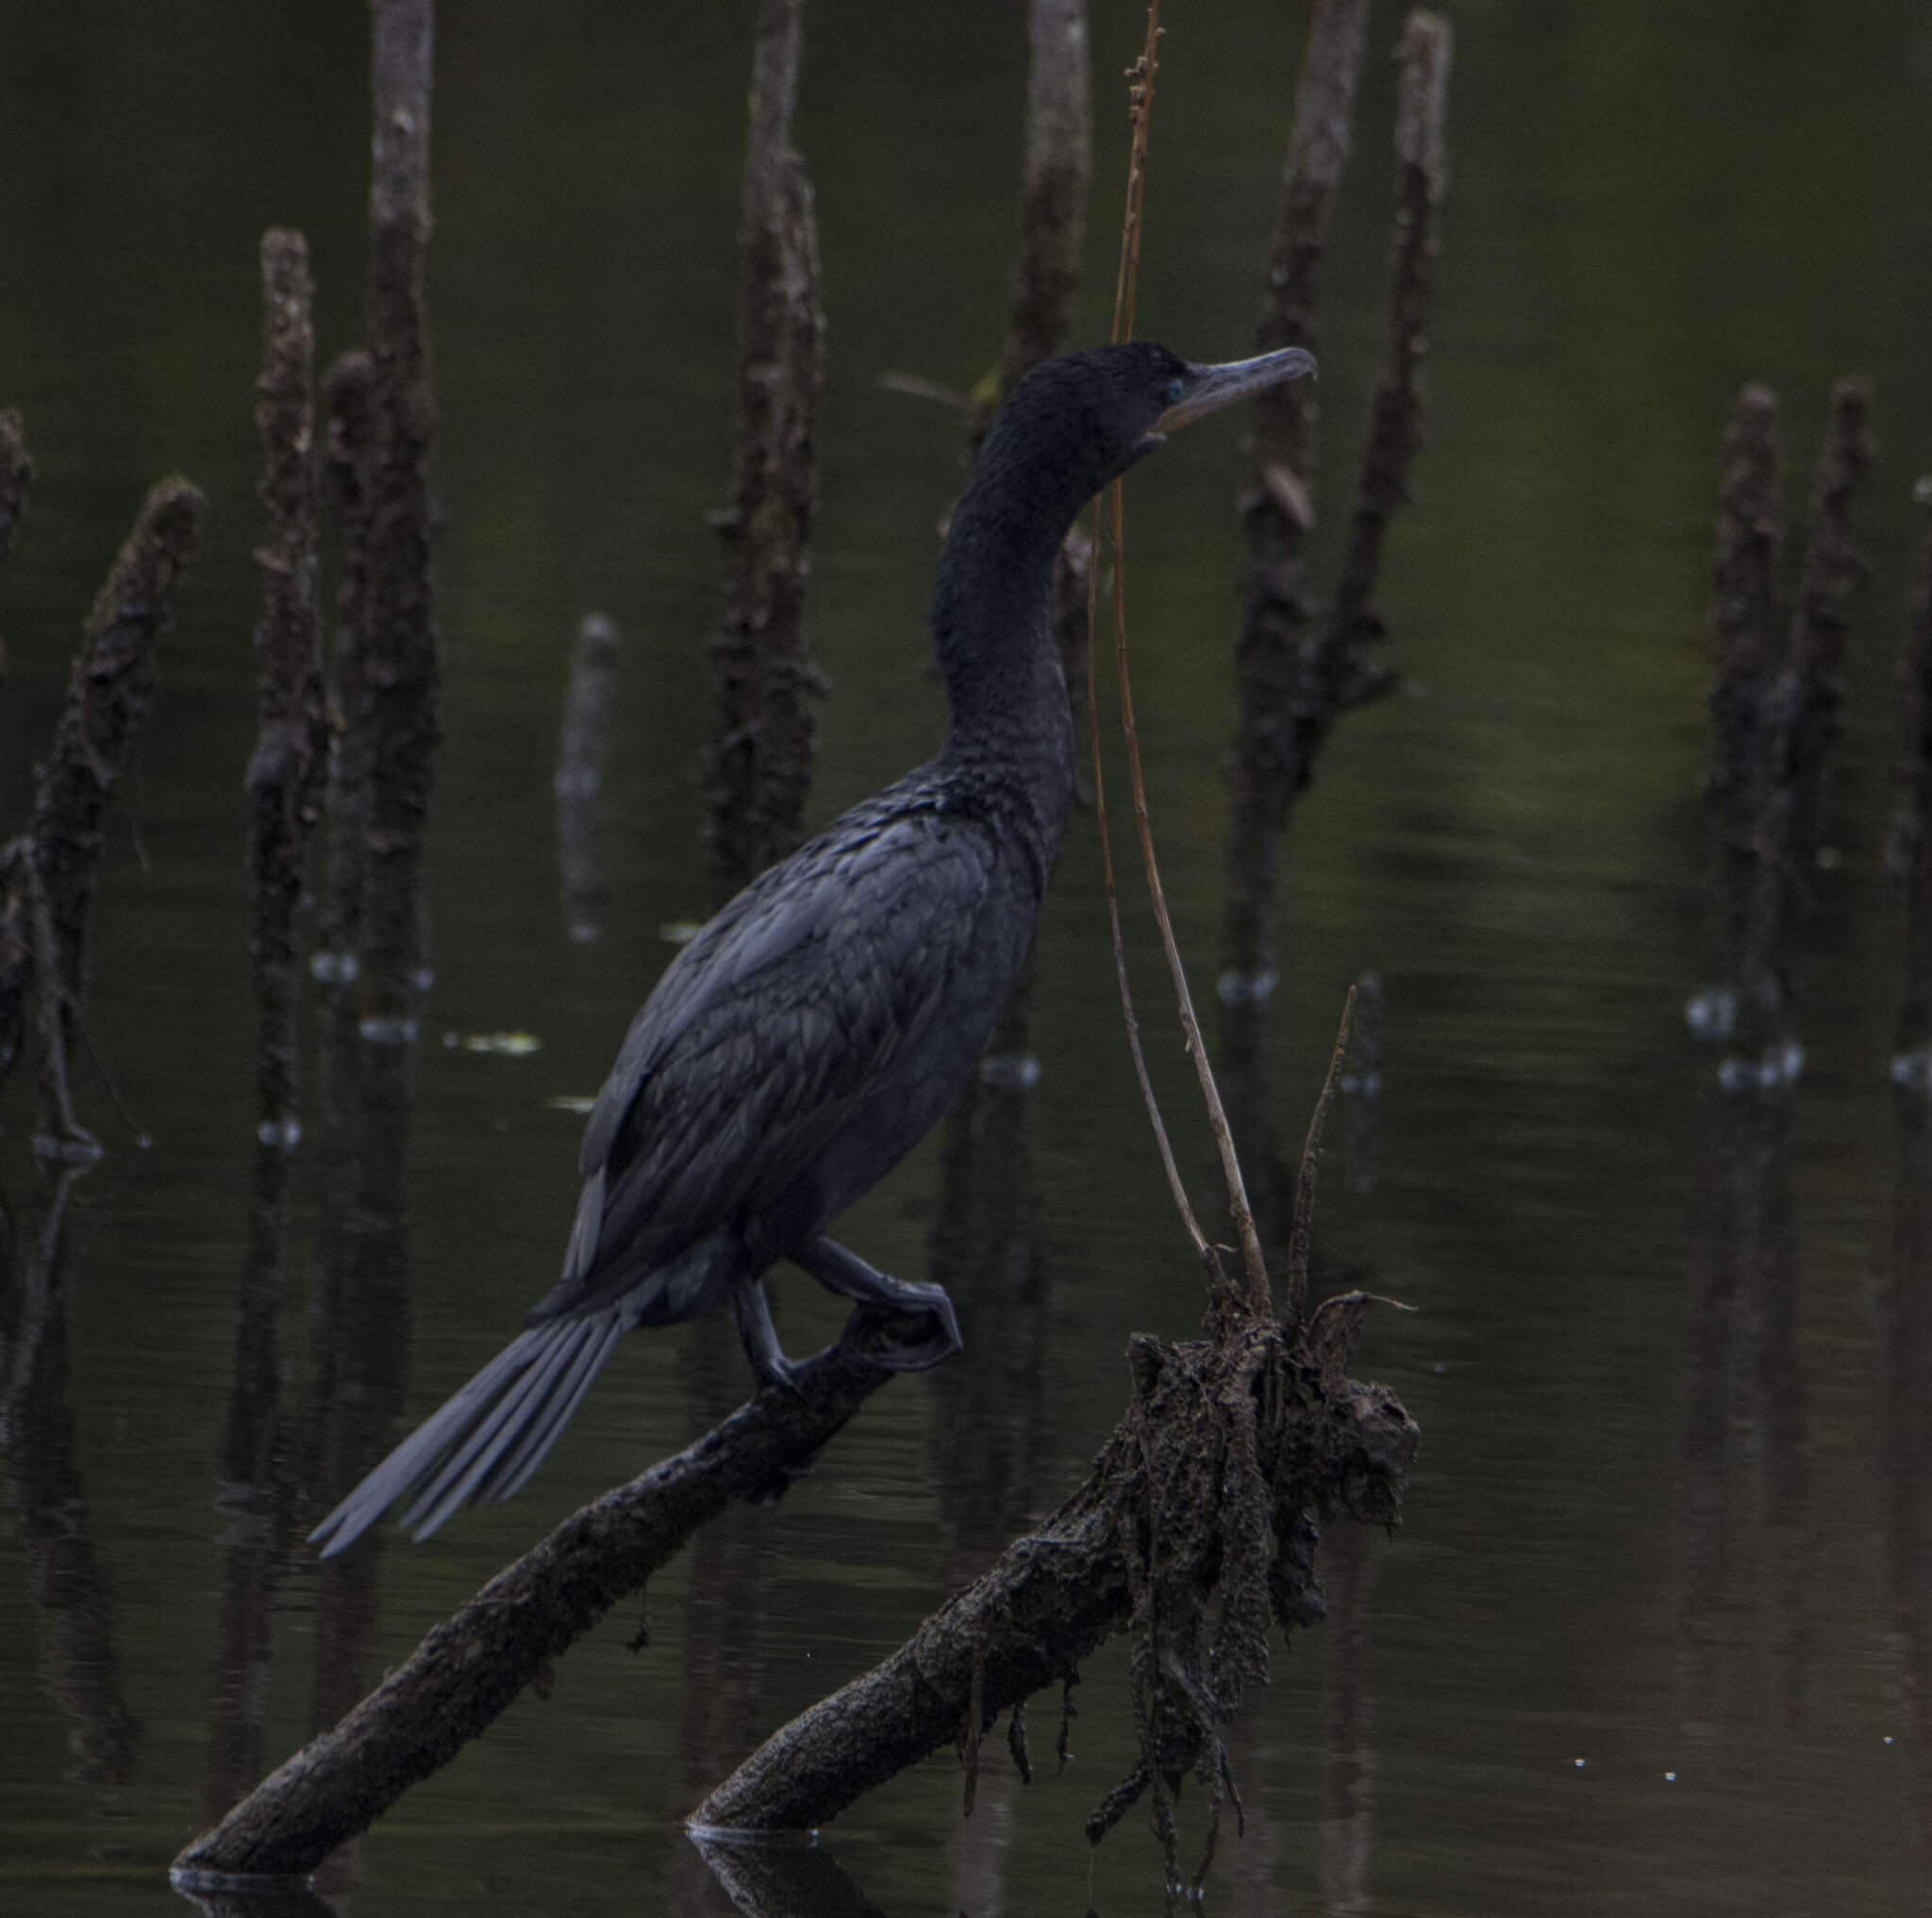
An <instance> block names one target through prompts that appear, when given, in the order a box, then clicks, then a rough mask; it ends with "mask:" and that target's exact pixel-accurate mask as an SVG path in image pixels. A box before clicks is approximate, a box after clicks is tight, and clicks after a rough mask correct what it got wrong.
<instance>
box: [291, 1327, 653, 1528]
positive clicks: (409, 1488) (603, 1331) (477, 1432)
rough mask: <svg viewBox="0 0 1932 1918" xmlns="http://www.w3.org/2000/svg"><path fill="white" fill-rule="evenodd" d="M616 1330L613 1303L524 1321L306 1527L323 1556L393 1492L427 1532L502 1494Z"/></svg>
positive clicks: (523, 1473) (571, 1404)
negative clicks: (542, 1321) (537, 1322)
mask: <svg viewBox="0 0 1932 1918" xmlns="http://www.w3.org/2000/svg"><path fill="white" fill-rule="evenodd" d="M622 1329H623V1323H622V1317H621V1313H620V1311H619V1309H617V1308H615V1307H612V1308H609V1309H606V1310H604V1311H601V1312H593V1313H591V1314H590V1315H589V1316H588V1317H585V1318H575V1319H554V1320H552V1321H550V1323H548V1324H547V1325H541V1326H531V1327H530V1329H529V1330H528V1331H526V1332H524V1333H521V1334H520V1335H519V1336H518V1337H516V1338H515V1339H512V1340H511V1341H510V1343H508V1345H506V1346H505V1347H504V1348H503V1350H502V1351H501V1352H499V1353H498V1354H497V1355H496V1357H495V1358H494V1359H491V1361H490V1363H489V1364H488V1365H486V1366H485V1367H484V1368H483V1369H482V1371H481V1372H479V1373H477V1375H476V1376H475V1377H474V1378H473V1379H471V1380H470V1382H469V1383H468V1384H467V1385H466V1386H464V1387H463V1388H462V1390H461V1391H459V1392H458V1393H456V1394H455V1396H454V1397H452V1398H450V1399H449V1400H447V1401H446V1402H445V1403H444V1404H443V1405H442V1406H441V1407H440V1408H439V1409H437V1410H436V1411H434V1412H432V1413H431V1414H430V1415H429V1417H428V1418H427V1419H425V1421H424V1422H423V1424H422V1425H420V1426H417V1428H416V1429H415V1430H414V1431H413V1432H411V1433H410V1434H409V1436H408V1438H407V1439H405V1440H404V1441H403V1443H401V1444H400V1445H398V1446H397V1447H396V1448H395V1450H394V1451H393V1452H391V1454H390V1455H389V1457H388V1458H387V1459H384V1460H383V1461H382V1463H381V1464H380V1465H378V1466H376V1468H375V1470H374V1471H373V1472H371V1473H370V1474H369V1476H367V1477H366V1478H364V1479H363V1480H362V1482H361V1483H360V1484H359V1485H358V1486H357V1488H356V1489H355V1491H353V1492H352V1493H349V1495H348V1496H347V1497H346V1498H345V1499H343V1500H342V1502H341V1504H340V1505H339V1506H337V1507H336V1509H334V1510H333V1511H332V1512H330V1513H329V1515H328V1516H327V1517H326V1518H325V1519H324V1520H323V1522H322V1523H321V1524H320V1525H319V1526H316V1527H315V1529H314V1530H313V1531H312V1532H310V1533H309V1534H308V1536H309V1538H310V1540H312V1541H313V1542H314V1543H317V1544H319V1545H321V1547H322V1556H323V1557H324V1558H325V1559H331V1558H333V1557H334V1556H335V1555H336V1554H337V1553H338V1552H340V1551H342V1550H344V1549H345V1548H346V1547H348V1546H349V1545H352V1544H353V1543H355V1542H356V1541H357V1540H358V1539H359V1538H360V1537H361V1536H362V1534H363V1533H364V1532H366V1531H367V1530H368V1529H369V1527H370V1526H373V1525H374V1524H375V1521H376V1520H377V1519H379V1518H380V1517H381V1516H382V1514H383V1513H384V1512H385V1511H387V1510H388V1509H389V1508H390V1507H391V1506H392V1505H394V1504H395V1503H396V1502H397V1500H398V1499H402V1498H409V1499H410V1500H411V1503H410V1506H409V1509H408V1510H407V1511H406V1512H405V1513H404V1514H403V1521H402V1522H403V1524H404V1525H406V1526H414V1527H415V1532H414V1536H415V1537H416V1538H417V1539H419V1540H421V1539H426V1538H427V1537H428V1536H429V1535H430V1533H431V1532H433V1531H435V1530H436V1528H437V1527H438V1526H440V1525H441V1524H442V1522H443V1520H444V1519H446V1518H448V1517H449V1515H450V1514H451V1513H452V1512H453V1511H456V1510H458V1509H460V1508H461V1507H463V1506H465V1505H480V1504H482V1503H483V1502H484V1501H485V1500H486V1499H492V1498H508V1496H509V1495H510V1494H511V1493H513V1492H515V1491H517V1490H518V1489H519V1488H520V1487H521V1486H522V1485H523V1484H524V1482H525V1480H526V1479H527V1478H528V1477H529V1476H530V1475H531V1474H532V1473H533V1472H535V1471H536V1469H537V1467H538V1466H539V1465H541V1463H542V1462H543V1458H544V1455H545V1454H546V1453H547V1452H548V1451H549V1450H550V1448H551V1446H552V1445H554V1444H556V1443H557V1441H558V1437H559V1436H560V1435H561V1434H562V1431H563V1428H564V1426H567V1425H568V1424H569V1423H570V1421H571V1415H572V1414H573V1413H574V1412H575V1410H576V1409H577V1407H578V1406H579V1405H580V1404H582V1403H583V1397H584V1393H587V1392H588V1391H589V1390H590V1389H591V1381H592V1380H593V1379H594V1378H595V1377H596V1376H597V1374H598V1373H599V1372H600V1371H602V1370H603V1367H604V1361H605V1359H608V1357H609V1356H610V1348H611V1346H612V1345H614V1344H615V1343H617V1336H618V1334H619V1332H620V1331H621V1330H622Z"/></svg>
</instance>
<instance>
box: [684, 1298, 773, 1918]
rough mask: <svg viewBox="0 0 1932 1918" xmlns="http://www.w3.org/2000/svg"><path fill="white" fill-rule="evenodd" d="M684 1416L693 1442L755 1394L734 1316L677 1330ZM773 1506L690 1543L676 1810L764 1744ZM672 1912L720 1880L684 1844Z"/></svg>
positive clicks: (740, 1514) (722, 1517)
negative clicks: (763, 1616)
mask: <svg viewBox="0 0 1932 1918" xmlns="http://www.w3.org/2000/svg"><path fill="white" fill-rule="evenodd" d="M679 1335H680V1337H681V1338H682V1339H683V1342H684V1362H683V1364H682V1365H681V1366H680V1368H679V1371H680V1373H681V1375H682V1376H683V1379H684V1382H685V1398H686V1407H687V1422H688V1425H689V1428H690V1432H691V1437H692V1438H693V1439H698V1438H701V1437H703V1435H704V1434H705V1433H706V1432H708V1431H709V1430H710V1429H711V1428H712V1427H713V1426H717V1425H720V1424H722V1423H723V1422H724V1419H725V1418H726V1417H727V1416H728V1415H729V1414H730V1412H731V1411H732V1409H734V1408H735V1407H737V1406H740V1405H742V1404H743V1403H744V1401H745V1400H746V1399H747V1398H749V1397H750V1396H751V1393H752V1389H753V1380H752V1376H751V1367H750V1366H749V1365H748V1364H747V1363H746V1362H745V1358H744V1348H743V1346H742V1344H741V1343H740V1340H739V1337H738V1333H737V1331H736V1329H735V1327H734V1326H733V1325H732V1323H731V1321H730V1320H729V1319H728V1318H720V1317H711V1318H707V1319H698V1320H695V1321H693V1322H692V1323H691V1325H688V1326H681V1327H679ZM773 1516H774V1513H773V1509H772V1508H771V1507H770V1506H755V1505H741V1504H734V1505H731V1506H728V1507H727V1508H726V1509H724V1511H722V1512H721V1513H719V1515H718V1516H717V1517H716V1518H714V1519H713V1520H712V1521H711V1523H710V1524H709V1525H708V1526H701V1527H699V1529H698V1531H697V1533H696V1535H695V1536H694V1537H693V1538H692V1539H691V1544H690V1547H689V1550H688V1558H687V1562H688V1563H689V1565H690V1567H691V1578H690V1583H689V1585H688V1586H687V1588H686V1595H685V1602H684V1691H683V1696H682V1699H681V1701H680V1704H679V1708H678V1719H677V1769H678V1778H679V1782H680V1794H679V1798H678V1807H679V1809H680V1810H690V1808H691V1806H693V1805H695V1804H696V1803H697V1802H698V1800H699V1799H701V1798H702V1797H703V1796H704V1795H705V1793H707V1792H708V1791H709V1790H710V1789H711V1787H712V1786H713V1785H714V1784H716V1783H717V1781H718V1780H719V1779H720V1778H721V1777H724V1776H726V1775H727V1774H728V1773H729V1772H730V1771H731V1770H732V1768H733V1767H735V1766H737V1765H739V1764H741V1763H742V1762H743V1760H744V1758H745V1755H746V1754H747V1753H748V1752H749V1751H751V1749H752V1748H753V1746H755V1745H756V1744H757V1743H758V1737H759V1734H760V1731H761V1730H762V1729H763V1727H762V1726H761V1724H760V1721H759V1717H758V1703H759V1696H760V1693H761V1691H762V1688H763V1679H764V1664H763V1659H762V1658H761V1656H760V1650H759V1645H758V1613H759V1607H760V1601H761V1598H762V1596H763V1585H764V1576H765V1562H764V1561H765V1555H766V1552H767V1549H768V1547H769V1545H770V1542H771V1530H772V1519H773ZM668 1889H669V1891H670V1893H671V1896H670V1897H669V1899H668V1900H667V1904H668V1906H669V1908H670V1909H673V1910H679V1911H682V1910H700V1909H704V1902H703V1901H705V1900H707V1899H715V1898H716V1896H717V1890H716V1886H715V1884H714V1882H713V1880H712V1876H711V1873H710V1872H709V1871H708V1870H707V1869H706V1862H705V1860H704V1859H703V1858H702V1857H700V1856H699V1854H698V1853H697V1852H696V1851H694V1850H691V1849H690V1848H688V1847H686V1846H682V1845H679V1846H676V1847H675V1848H674V1850H673V1852H672V1856H671V1874H670V1880H669V1887H668Z"/></svg>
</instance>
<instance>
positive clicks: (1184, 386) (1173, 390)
mask: <svg viewBox="0 0 1932 1918" xmlns="http://www.w3.org/2000/svg"><path fill="white" fill-rule="evenodd" d="M1187 390H1188V383H1187V381H1186V380H1184V379H1180V378H1174V379H1171V380H1169V381H1168V383H1167V403H1168V405H1169V406H1174V404H1175V403H1176V402H1178V400H1179V399H1180V396H1181V395H1182V394H1183V393H1184V392H1187Z"/></svg>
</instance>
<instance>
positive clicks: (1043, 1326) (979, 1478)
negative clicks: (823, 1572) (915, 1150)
mask: <svg viewBox="0 0 1932 1918" xmlns="http://www.w3.org/2000/svg"><path fill="white" fill-rule="evenodd" d="M999 1077H1000V1076H998V1075H994V1078H995V1079H996V1080H997V1079H999ZM928 1256H929V1260H930V1263H929V1267H928V1269H929V1272H930V1275H931V1276H932V1277H933V1279H934V1280H935V1281H937V1282H938V1283H939V1284H941V1285H943V1286H944V1287H945V1289H946V1291H947V1292H948V1293H950V1294H951V1295H952V1300H953V1306H954V1309H955V1310H956V1311H957V1312H958V1315H959V1330H960V1333H961V1336H962V1337H963V1338H964V1340H965V1342H966V1346H965V1350H964V1351H963V1352H961V1353H959V1354H958V1356H957V1357H956V1358H955V1359H953V1361H952V1362H951V1363H950V1364H947V1365H942V1366H941V1367H940V1368H939V1369H938V1370H937V1371H936V1372H935V1373H934V1374H933V1375H932V1389H933V1391H934V1392H935V1393H937V1394H938V1395H939V1399H940V1405H941V1416H940V1418H939V1421H938V1423H937V1424H936V1426H934V1434H935V1440H936V1446H935V1455H934V1460H933V1463H934V1468H935V1471H936V1474H937V1476H938V1480H939V1496H940V1514H941V1525H942V1526H943V1527H944V1531H945V1537H946V1555H947V1564H946V1567H945V1571H944V1576H945V1577H946V1578H947V1580H948V1581H949V1582H950V1581H957V1580H959V1579H962V1578H964V1577H967V1576H973V1575H974V1574H976V1573H977V1572H979V1571H980V1570H981V1569H982V1565H983V1561H984V1560H985V1559H986V1558H987V1557H989V1556H990V1555H991V1553H993V1552H996V1551H998V1549H999V1548H1000V1547H1001V1546H1002V1545H1003V1544H1005V1543H1006V1542H1007V1540H1008V1538H1010V1537H1011V1536H1012V1534H1013V1532H1014V1531H1015V1529H1017V1528H1019V1527H1020V1526H1024V1523H1025V1521H1026V1516H1027V1514H1028V1512H1029V1511H1030V1510H1031V1509H1033V1507H1034V1505H1035V1503H1036V1502H1037V1500H1038V1498H1039V1495H1040V1493H1041V1484H1042V1479H1043V1477H1044V1467H1045V1464H1046V1461H1047V1459H1048V1457H1049V1455H1050V1447H1051V1440H1050V1438H1049V1435H1048V1430H1047V1417H1046V1377H1045V1362H1046V1348H1047V1343H1048V1339H1049V1336H1050V1333H1051V1331H1052V1321H1053V1302H1052V1297H1051V1289H1050V1287H1049V1284H1048V1277H1047V1263H1046V1235H1045V1232H1044V1229H1043V1227H1042V1225H1041V1205H1040V1182H1039V1178H1038V1176H1037V1175H1036V1174H1035V1172H1034V1169H1033V1156H1032V1153H1031V1151H1030V1150H1029V1149H1028V1146H1027V1143H1026V1094H1025V1092H1024V1089H1023V1088H1022V1087H1020V1086H1018V1085H1013V1084H1008V1083H1005V1082H1004V1081H1003V1080H1001V1081H1000V1082H997V1083H989V1081H988V1076H987V1075H985V1074H984V1073H982V1074H980V1075H978V1076H975V1077H974V1078H973V1079H972V1080H971V1081H969V1082H968V1084H967V1087H966V1089H965V1091H964V1092H961V1093H960V1095H959V1097H958V1100H957V1101H955V1103H954V1106H953V1109H952V1110H951V1112H950V1113H948V1114H947V1117H946V1123H945V1130H944V1132H943V1134H942V1137H941V1149H940V1189H939V1206H938V1210H937V1214H936V1216H935V1218H934V1221H933V1228H932V1240H931V1245H930V1250H929V1255H928Z"/></svg>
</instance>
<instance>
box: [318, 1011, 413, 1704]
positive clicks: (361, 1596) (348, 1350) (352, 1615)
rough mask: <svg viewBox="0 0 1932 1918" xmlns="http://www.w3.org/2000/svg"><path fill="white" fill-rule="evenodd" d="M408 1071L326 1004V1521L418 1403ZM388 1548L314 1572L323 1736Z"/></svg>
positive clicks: (369, 1617)
mask: <svg viewBox="0 0 1932 1918" xmlns="http://www.w3.org/2000/svg"><path fill="white" fill-rule="evenodd" d="M406 1072H407V1062H406V1055H404V1054H403V1053H401V1052H399V1051H397V1050H395V1049H394V1048H391V1047H388V1046H369V1047H363V1046H360V1045H358V1041H357V1034H356V1029H355V1019H354V1013H353V1010H352V1009H351V1007H350V1005H349V1003H348V1000H347V997H346V995H343V996H341V997H339V998H337V999H336V1000H335V1001H334V1002H333V1003H332V1004H331V1005H330V1007H329V1008H328V1016H327V1021H326V1025H325V1032H324V1041H323V1063H322V1122H323V1142H322V1193H321V1209H320V1216H319V1218H318V1220H317V1226H316V1276H315V1294H314V1305H313V1308H312V1310H311V1315H310V1317H311V1323H310V1334H311V1343H312V1348H313V1359H312V1364H311V1372H312V1376H313V1391H314V1401H313V1409H312V1415H311V1416H312V1423H311V1428H310V1433H309V1439H308V1448H307V1454H306V1460H305V1472H304V1485H303V1490H304V1493H305V1496H306V1500H307V1506H308V1510H310V1511H311V1512H322V1511H326V1510H327V1509H329V1508H330V1507H332V1506H333V1505H334V1504H335V1503H336V1502H337V1501H338V1500H339V1499H340V1498H341V1496H342V1495H343V1494H344V1493H346V1492H348V1490H349V1489H350V1488H351V1487H352V1486H354V1485H356V1484H358V1482H359V1481H360V1480H361V1478H362V1476H363V1475H364V1474H365V1473H366V1472H367V1471H368V1470H369V1469H370V1467H371V1466H373V1465H374V1464H375V1462H376V1461H377V1460H378V1459H380V1458H381V1457H382V1456H383V1454H384V1453H385V1452H387V1451H388V1449H389V1447H390V1446H391V1443H393V1442H394V1439H395V1427H396V1426H397V1424H398V1422H399V1420H400V1418H401V1416H402V1412H403V1408H404V1402H405V1399H406V1398H407V1395H408V1345H409V1309H408V1248H407V1243H406V1239H405V1232H404V1226H403V1192H402V1164H403V1155H404V1146H405V1140H404V1128H405V1124H406V1119H407V1105H406V1085H405V1075H406ZM386 1543H387V1541H386V1535H385V1534H384V1533H382V1532H381V1531H373V1532H371V1533H370V1534H369V1536H368V1537H367V1538H365V1539H363V1540H362V1541H360V1543H358V1545H357V1546H356V1548H355V1549H354V1550H353V1551H348V1552H342V1553H340V1554H339V1555H338V1556H337V1557H335V1558H333V1559H329V1560H328V1562H327V1563H326V1564H325V1565H323V1566H322V1567H321V1568H320V1569H319V1570H318V1572H317V1574H316V1587H315V1685H314V1705H313V1710H312V1714H311V1722H312V1723H313V1724H314V1725H315V1726H316V1727H317V1728H321V1727H323V1726H331V1725H333V1724H335V1722H336V1721H337V1720H338V1719H339V1718H340V1717H341V1714H342V1713H343V1712H344V1711H345V1710H347V1709H348V1708H349V1707H350V1706H351V1705H353V1704H354V1703H355V1702H356V1700H357V1699H358V1698H359V1697H361V1696H362V1694H363V1693H364V1692H365V1691H367V1690H368V1687H369V1681H370V1679H371V1676H373V1675H372V1672H371V1660H372V1657H373V1654H374V1649H375V1636H376V1631H377V1627H378V1623H379V1615H380V1614H379V1600H380V1574H381V1569H382V1555H383V1552H384V1550H385V1549H386Z"/></svg>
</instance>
